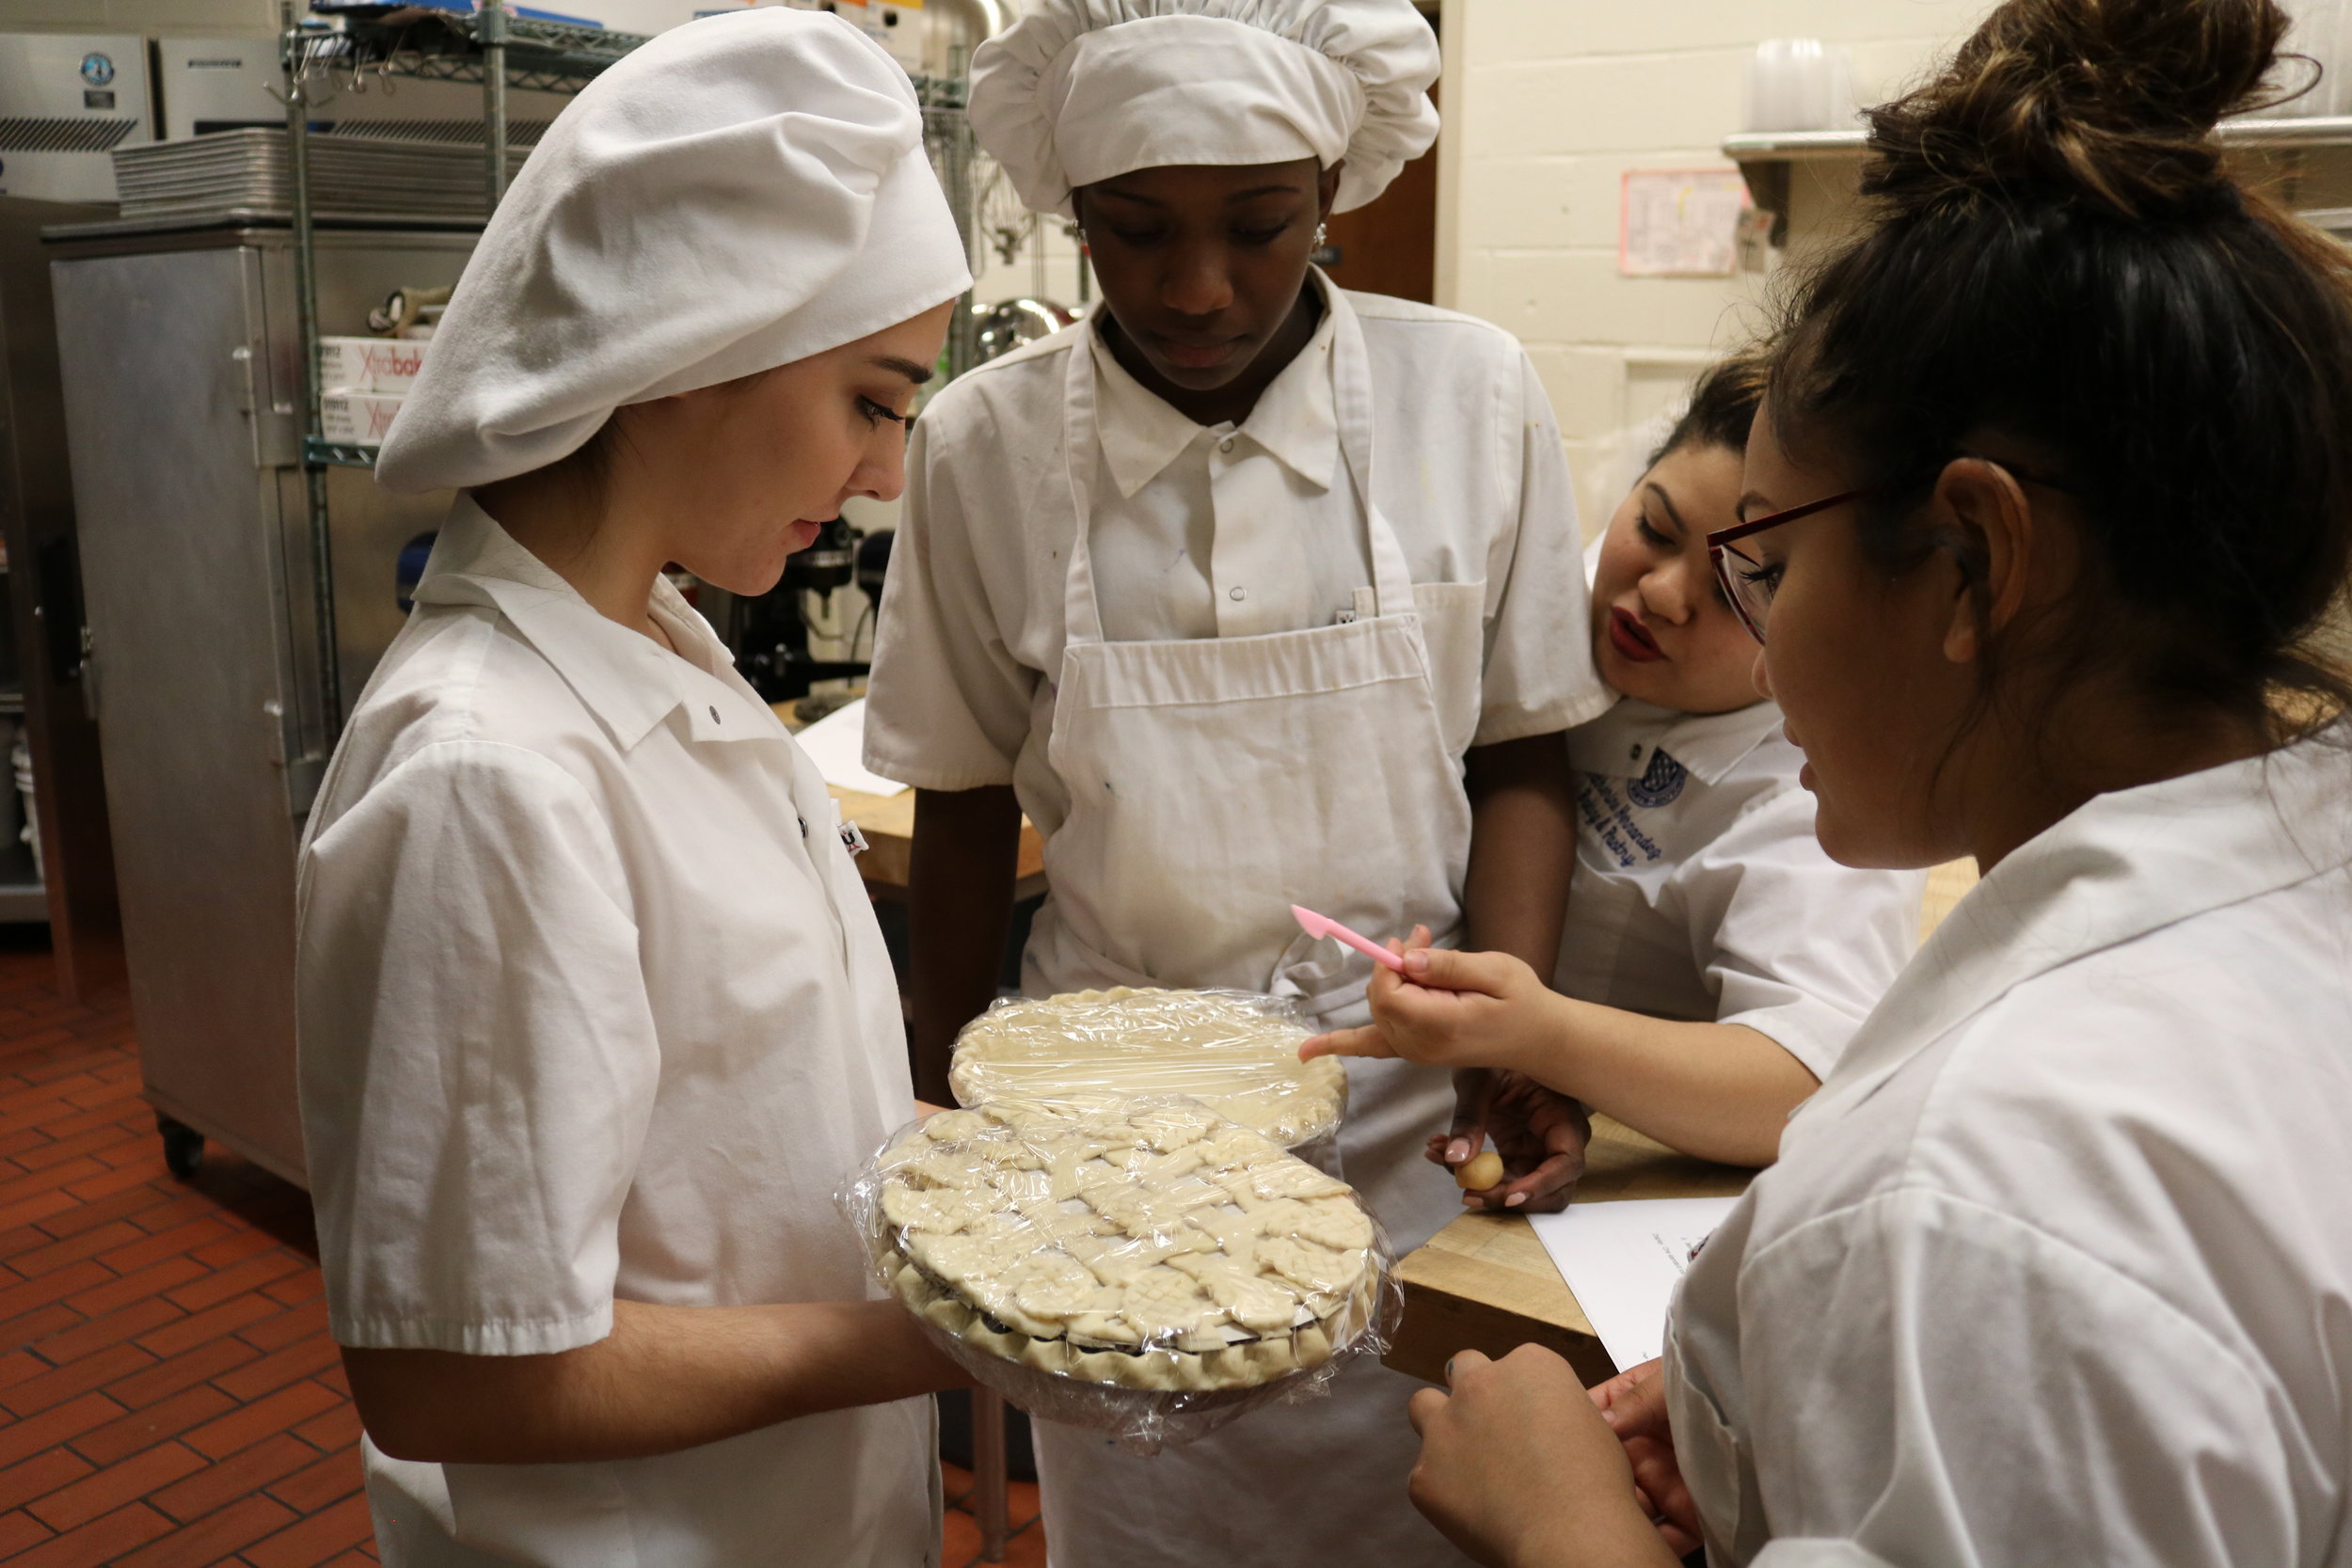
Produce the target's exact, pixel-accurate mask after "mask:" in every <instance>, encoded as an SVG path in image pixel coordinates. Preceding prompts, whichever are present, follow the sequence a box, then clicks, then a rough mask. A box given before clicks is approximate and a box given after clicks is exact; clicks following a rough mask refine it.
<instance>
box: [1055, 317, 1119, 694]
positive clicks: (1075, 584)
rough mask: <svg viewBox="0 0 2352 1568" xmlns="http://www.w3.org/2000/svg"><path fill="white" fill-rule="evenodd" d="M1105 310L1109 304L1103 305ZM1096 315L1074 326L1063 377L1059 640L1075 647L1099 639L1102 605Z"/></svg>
mask: <svg viewBox="0 0 2352 1568" xmlns="http://www.w3.org/2000/svg"><path fill="white" fill-rule="evenodd" d="M1104 309H1109V307H1107V306H1105V307H1104ZM1094 334H1095V325H1094V318H1093V317H1091V316H1089V317H1088V318H1087V319H1086V320H1085V322H1083V323H1082V324H1081V325H1080V326H1079V328H1078V341H1076V342H1074V343H1072V344H1071V345H1070V364H1069V367H1068V370H1067V372H1066V373H1065V374H1064V375H1063V377H1062V398H1061V410H1062V412H1061V440H1062V469H1063V471H1064V472H1065V473H1066V474H1067V475H1068V476H1069V479H1070V515H1071V517H1072V519H1073V523H1074V525H1075V526H1074V527H1073V529H1072V531H1071V535H1070V571H1069V574H1068V576H1067V577H1066V578H1064V581H1063V586H1062V643H1063V646H1065V647H1078V646H1081V645H1084V644H1088V643H1094V642H1100V641H1103V610H1102V606H1101V605H1100V604H1099V603H1098V602H1097V601H1096V599H1095V597H1094V551H1093V548H1092V546H1091V545H1090V544H1089V541H1088V535H1089V534H1090V533H1092V532H1093V531H1094V474H1095V470H1096V469H1097V468H1099V467H1101V466H1102V453H1101V451H1100V450H1099V449H1100V447H1101V444H1102V443H1101V441H1100V439H1099V436H1098V428H1099V427H1098V425H1097V423H1096V417H1095V391H1094Z"/></svg>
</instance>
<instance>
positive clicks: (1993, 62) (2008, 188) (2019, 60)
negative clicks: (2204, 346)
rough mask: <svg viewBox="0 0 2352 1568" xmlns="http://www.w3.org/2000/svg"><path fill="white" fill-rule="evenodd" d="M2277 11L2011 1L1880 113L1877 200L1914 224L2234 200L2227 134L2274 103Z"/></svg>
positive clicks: (2255, 4) (2143, 212) (1869, 182)
mask: <svg viewBox="0 0 2352 1568" xmlns="http://www.w3.org/2000/svg"><path fill="white" fill-rule="evenodd" d="M2286 30H2287V17H2286V14H2285V12H2283V11H2281V10H2280V8H2279V7H2278V6H2277V5H2276V4H2274V3H2273V0H2008V4H2006V5H2003V6H2002V7H2001V8H1999V9H1997V10H1995V11H1994V13H1993V14H1992V15H1991V16H1990V17H1988V18H1987V19H1986V21H1985V23H1984V25H1983V26H1981V27H1979V29H1978V30H1977V32H1976V35H1975V36H1974V37H1972V38H1971V39H1969V40H1968V41H1967V42H1966V43H1964V44H1963V45H1962V46H1961V48H1960V51H1959V53H1957V54H1956V55H1953V56H1952V59H1951V61H1950V63H1949V64H1948V65H1947V66H1946V67H1945V68H1944V70H1943V71H1941V72H1940V73H1939V74H1938V75H1937V76H1936V77H1935V78H1934V79H1933V80H1932V81H1931V82H1929V83H1928V84H1927V85H1926V86H1924V87H1919V88H1916V89H1915V90H1914V91H1912V92H1911V93H1909V94H1907V95H1905V96H1904V97H1902V98H1899V99H1898V100H1896V101H1895V102H1894V103H1887V104H1883V105H1882V106H1880V107H1879V108H1877V109H1874V110H1872V111H1870V114H1869V120H1870V128H1871V134H1870V147H1871V152H1872V157H1871V159H1870V163H1869V165H1868V166H1867V168H1866V169H1865V170H1864V175H1863V189H1864V190H1865V191H1866V192H1867V193H1869V194H1870V195H1872V196H1875V197H1878V198H1882V199H1883V200H1884V201H1886V202H1887V203H1889V204H1891V205H1892V206H1894V207H1895V208H1896V209H1898V210H1902V209H1913V210H1917V209H1923V208H1931V207H1936V206H1941V205H1943V204H1944V203H1946V202H1947V201H1954V200H1958V201H1967V200H1971V199H1975V198H1981V197H1986V196H1992V195H1994V194H1996V193H1997V194H2000V195H2004V196H2010V197H2023V196H2027V195H2043V196H2048V195H2062V196H2071V197H2076V198H2083V199H2087V200H2090V201H2092V202H2095V203H2097V204H2099V205H2102V206H2105V207H2106V208H2108V209H2110V210H2112V211H2114V212H2116V213H2118V214H2122V215H2124V216H2128V217H2153V216H2158V215H2163V214H2169V213H2178V212H2180V211H2182V210H2183V209H2185V208H2192V207H2197V206H2202V205H2208V204H2210V203H2212V202H2213V201H2215V199H2216V198H2227V197H2232V196H2233V195H2234V190H2235V187H2234V186H2233V184H2232V183H2231V182H2230V181H2229V179H2228V177H2227V175H2226V174H2225V173H2224V172H2223V170H2222V166H2221V158H2220V152H2219V150H2218V148H2217V146H2216V145H2215V143H2214V141H2213V139H2212V135H2211V132H2212V130H2213V127H2214V123H2215V121H2217V120H2218V119H2221V117H2222V116H2223V115H2226V114H2228V113H2230V112H2231V111H2232V110H2233V109H2240V108H2244V107H2247V106H2249V104H2251V103H2256V102H2259V99H2258V95H2259V94H2260V93H2261V91H2262V89H2263V79H2264V77H2265V75H2266V74H2267V73H2268V72H2269V71H2270V68H2271V65H2272V63H2273V61H2274V59H2275V58H2276V56H2277V55H2278V50H2279V42H2280V39H2281V38H2282V37H2284V36H2285V33H2286Z"/></svg>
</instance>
